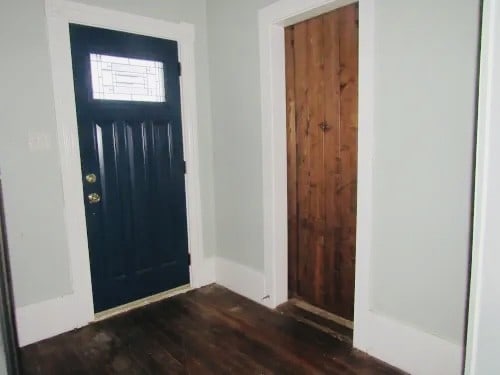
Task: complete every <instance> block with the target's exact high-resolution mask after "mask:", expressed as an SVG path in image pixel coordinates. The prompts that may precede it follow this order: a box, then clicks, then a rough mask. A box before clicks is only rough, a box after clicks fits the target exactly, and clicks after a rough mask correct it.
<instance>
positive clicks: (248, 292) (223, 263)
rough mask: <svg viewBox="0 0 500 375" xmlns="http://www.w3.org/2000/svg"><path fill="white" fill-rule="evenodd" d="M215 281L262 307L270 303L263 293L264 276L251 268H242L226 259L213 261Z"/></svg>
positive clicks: (219, 258) (218, 258)
mask: <svg viewBox="0 0 500 375" xmlns="http://www.w3.org/2000/svg"><path fill="white" fill-rule="evenodd" d="M215 279H216V282H217V284H219V285H222V286H224V287H226V288H228V289H229V290H232V291H233V292H235V293H238V294H240V295H242V296H244V297H247V298H249V299H251V300H252V301H255V302H257V303H260V304H262V305H264V306H268V304H269V303H270V301H269V298H268V297H267V296H266V293H265V276H264V273H263V272H258V271H256V270H254V269H253V268H250V267H246V266H243V265H241V264H239V263H236V262H233V261H231V260H229V259H226V258H221V257H217V258H216V260H215Z"/></svg>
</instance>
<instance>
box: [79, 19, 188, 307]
mask: <svg viewBox="0 0 500 375" xmlns="http://www.w3.org/2000/svg"><path fill="white" fill-rule="evenodd" d="M70 36H71V54H72V60H73V74H74V86H75V96H76V109H77V120H78V135H79V143H80V157H81V168H82V176H83V181H82V183H83V192H84V194H83V200H84V202H85V214H86V220H87V235H88V241H89V251H90V264H91V275H92V291H93V296H94V310H95V311H96V312H98V311H102V310H105V309H109V308H111V307H115V306H118V305H122V304H125V303H128V302H130V301H134V300H137V299H140V298H143V297H147V296H150V295H153V294H156V293H159V292H163V291H166V290H169V289H172V288H174V287H177V286H180V285H184V284H188V283H189V257H188V243H187V223H186V201H185V186H184V170H185V165H184V158H183V150H182V133H181V110H180V89H179V74H180V69H179V64H178V54H177V43H176V42H174V41H169V40H163V39H157V38H151V37H145V36H140V35H135V34H128V33H123V32H117V31H111V30H105V29H98V28H91V27H86V26H80V25H70Z"/></svg>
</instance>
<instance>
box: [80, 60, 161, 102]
mask: <svg viewBox="0 0 500 375" xmlns="http://www.w3.org/2000/svg"><path fill="white" fill-rule="evenodd" d="M90 71H91V76H92V96H93V98H94V99H105V100H128V101H135V102H164V101H165V84H164V82H165V80H164V78H163V63H162V62H161V61H151V60H139V59H129V58H126V57H118V56H110V55H98V54H95V53H91V54H90Z"/></svg>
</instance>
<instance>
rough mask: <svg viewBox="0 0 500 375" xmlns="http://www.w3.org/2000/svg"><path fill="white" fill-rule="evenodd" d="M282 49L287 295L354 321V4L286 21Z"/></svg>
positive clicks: (355, 63)
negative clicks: (299, 21)
mask: <svg viewBox="0 0 500 375" xmlns="http://www.w3.org/2000/svg"><path fill="white" fill-rule="evenodd" d="M292 41H293V43H292ZM285 54H286V56H285V59H286V80H287V135H288V143H287V144H288V147H287V148H288V194H289V196H288V207H289V212H288V214H289V233H288V241H289V294H290V296H297V297H300V298H303V299H304V300H305V301H307V302H309V303H311V304H314V305H316V306H318V307H321V308H324V309H326V310H328V311H331V312H333V313H335V314H337V315H339V316H341V317H344V318H346V319H350V320H352V318H353V313H354V263H355V240H356V193H357V191H356V189H357V185H356V178H357V110H358V109H357V95H358V94H357V74H358V73H357V67H358V34H357V6H356V5H355V4H353V5H350V6H346V7H343V8H340V9H337V10H335V11H333V12H330V13H327V14H324V15H321V16H318V17H315V18H312V19H309V20H306V21H303V22H301V23H298V24H296V25H293V26H290V27H288V28H286V29H285ZM294 110H295V112H293V111H294ZM294 127H295V129H294ZM294 147H295V149H294Z"/></svg>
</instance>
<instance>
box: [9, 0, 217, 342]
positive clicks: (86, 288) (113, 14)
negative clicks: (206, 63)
mask: <svg viewBox="0 0 500 375" xmlns="http://www.w3.org/2000/svg"><path fill="white" fill-rule="evenodd" d="M45 11H46V16H47V30H48V37H49V50H50V57H51V64H52V79H53V87H54V98H55V109H56V122H57V135H58V144H59V157H60V160H61V174H62V182H63V194H64V210H65V211H64V215H65V226H66V228H65V229H66V232H67V238H68V249H69V255H70V267H71V277H72V279H71V280H72V291H73V294H71V295H68V296H64V297H61V298H56V299H53V300H50V301H44V302H41V303H38V304H34V305H29V306H25V307H20V308H17V310H16V311H17V324H18V330H19V336H20V342H21V345H27V344H29V343H32V342H35V341H38V340H41V339H44V338H47V337H50V336H53V335H55V334H58V333H62V332H65V331H67V330H69V329H73V328H76V327H80V326H83V325H85V324H87V323H88V322H90V321H92V320H93V319H94V309H93V302H92V288H91V278H90V263H89V255H88V243H87V234H86V233H87V231H86V223H85V209H84V205H83V200H82V196H83V193H82V183H81V181H82V176H81V170H80V152H79V145H78V130H77V121H76V108H75V98H74V87H73V72H72V65H71V52H70V39H69V28H68V24H69V23H77V24H82V25H88V26H95V27H102V28H107V29H113V30H119V31H124V32H131V33H136V34H142V35H147V36H153V37H158V38H164V39H169V40H175V41H177V42H178V45H179V59H180V62H181V64H182V67H183V75H182V77H181V81H180V85H181V106H182V131H183V147H184V155H185V159H186V164H187V172H188V173H187V174H186V202H187V220H188V240H189V251H190V253H191V267H190V279H191V286H192V287H200V286H203V285H206V284H209V283H211V282H213V281H214V280H215V264H214V260H213V259H210V258H208V259H207V258H205V257H204V253H203V228H202V214H201V195H200V181H199V159H198V158H199V155H198V139H197V130H198V123H197V122H198V115H197V104H196V78H195V53H194V38H195V30H194V26H193V25H191V24H187V23H170V22H166V21H162V20H158V19H153V18H148V17H143V16H137V15H133V14H128V13H123V12H118V11H114V10H109V9H104V8H99V7H94V6H88V5H83V4H79V3H76V2H71V1H66V0H46V2H45ZM41 319H43V320H41Z"/></svg>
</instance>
